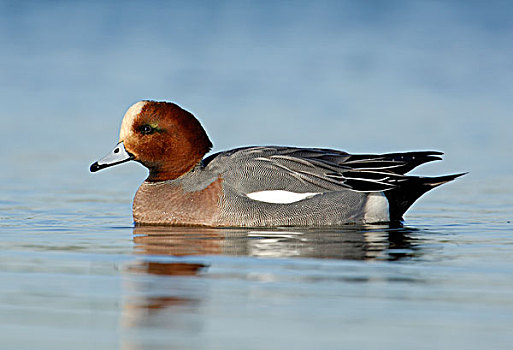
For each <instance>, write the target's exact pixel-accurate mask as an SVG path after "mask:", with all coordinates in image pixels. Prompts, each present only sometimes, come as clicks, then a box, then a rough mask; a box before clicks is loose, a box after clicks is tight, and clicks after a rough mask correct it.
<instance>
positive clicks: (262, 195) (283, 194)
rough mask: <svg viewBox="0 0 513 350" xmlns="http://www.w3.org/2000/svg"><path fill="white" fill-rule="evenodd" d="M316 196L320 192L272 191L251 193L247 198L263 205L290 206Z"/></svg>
mask: <svg viewBox="0 0 513 350" xmlns="http://www.w3.org/2000/svg"><path fill="white" fill-rule="evenodd" d="M318 194H320V192H306V193H297V192H290V191H284V190H274V191H257V192H252V193H248V194H247V196H248V197H249V198H251V199H253V200H255V201H260V202H265V203H276V204H290V203H295V202H299V201H301V200H303V199H307V198H311V197H313V196H316V195H318Z"/></svg>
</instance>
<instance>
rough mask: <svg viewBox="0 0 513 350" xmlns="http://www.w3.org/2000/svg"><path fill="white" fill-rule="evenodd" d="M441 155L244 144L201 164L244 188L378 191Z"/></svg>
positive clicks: (237, 187)
mask: <svg viewBox="0 0 513 350" xmlns="http://www.w3.org/2000/svg"><path fill="white" fill-rule="evenodd" d="M440 155H442V153H441V152H435V151H424V152H405V153H387V154H381V155H373V154H358V155H352V154H349V153H346V152H342V151H337V150H332V149H322V148H294V147H280V146H272V147H245V148H238V149H234V150H231V151H226V152H220V153H216V154H213V155H211V156H209V157H208V158H205V159H204V160H203V166H204V168H205V169H206V170H210V171H214V172H215V173H217V174H219V175H220V176H222V177H223V179H224V180H225V182H226V183H227V184H229V185H231V186H233V187H234V188H235V189H237V190H238V191H240V192H243V193H250V192H255V191H263V190H287V191H293V192H299V193H304V192H326V191H340V190H344V189H345V190H352V191H360V192H380V191H387V190H390V189H392V188H395V187H397V186H399V185H400V184H401V182H404V181H407V180H408V179H410V178H411V177H409V176H406V175H404V174H405V173H407V172H408V171H410V170H412V169H413V168H415V167H417V166H419V165H421V164H424V163H427V162H431V161H434V160H439V159H441V158H440ZM234 169H235V170H237V171H234Z"/></svg>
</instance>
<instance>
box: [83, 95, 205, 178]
mask: <svg viewBox="0 0 513 350" xmlns="http://www.w3.org/2000/svg"><path fill="white" fill-rule="evenodd" d="M211 147H212V143H211V142H210V140H209V139H208V136H207V134H206V132H205V130H204V129H203V127H202V126H201V124H200V123H199V121H198V120H197V119H196V118H195V117H194V116H193V115H192V114H191V113H189V112H187V111H186V110H184V109H182V108H180V107H179V106H177V105H176V104H174V103H171V102H156V101H140V102H137V103H136V104H134V105H132V106H131V107H130V108H129V109H128V111H127V112H126V114H125V117H124V118H123V122H122V123H121V131H120V133H119V143H118V144H117V145H116V147H115V148H114V150H112V152H110V153H109V154H107V155H106V156H105V157H103V158H102V159H100V160H99V161H97V162H95V163H94V164H92V165H91V168H90V170H91V171H92V172H96V171H98V170H101V169H103V168H107V167H109V166H112V165H116V164H120V163H124V162H127V161H129V160H135V161H137V162H139V163H141V164H143V165H144V166H145V167H147V168H148V169H149V170H150V175H149V176H148V179H147V180H148V181H164V180H172V179H176V178H178V177H180V176H182V175H183V174H185V173H187V172H189V171H190V170H192V169H193V168H194V167H195V166H196V165H197V164H198V163H199V162H200V161H201V159H202V158H203V156H204V155H205V154H206V153H207V152H208V151H209V150H210V148H211Z"/></svg>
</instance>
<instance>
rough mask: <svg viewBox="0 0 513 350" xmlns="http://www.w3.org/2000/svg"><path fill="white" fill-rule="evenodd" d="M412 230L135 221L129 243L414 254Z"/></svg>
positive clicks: (277, 254)
mask: <svg viewBox="0 0 513 350" xmlns="http://www.w3.org/2000/svg"><path fill="white" fill-rule="evenodd" d="M415 231H416V229H412V228H406V227H390V226H388V225H383V226H381V225H380V226H378V225H368V226H352V225H351V226H348V227H343V228H336V229H306V228H305V229H303V228H281V229H264V230H262V229H238V228H237V229H234V228H229V229H213V228H197V227H195V228H192V227H165V226H136V227H135V228H134V243H135V251H136V253H138V254H144V255H172V256H191V255H226V256H252V257H267V258H282V257H298V258H317V259H344V260H398V259H404V258H412V257H415V256H418V255H419V254H420V251H419V250H418V247H417V245H416V239H415V238H413V237H412V234H413V233H414V232H415Z"/></svg>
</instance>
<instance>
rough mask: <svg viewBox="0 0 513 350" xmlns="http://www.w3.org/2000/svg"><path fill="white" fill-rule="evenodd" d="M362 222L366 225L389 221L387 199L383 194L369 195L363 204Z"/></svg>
mask: <svg viewBox="0 0 513 350" xmlns="http://www.w3.org/2000/svg"><path fill="white" fill-rule="evenodd" d="M363 220H364V221H365V223H367V224H372V223H378V222H388V221H390V211H389V207H388V199H387V197H386V196H385V195H384V194H383V193H371V194H369V196H368V197H367V203H365V208H364V217H363Z"/></svg>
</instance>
